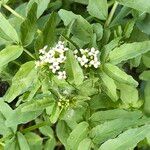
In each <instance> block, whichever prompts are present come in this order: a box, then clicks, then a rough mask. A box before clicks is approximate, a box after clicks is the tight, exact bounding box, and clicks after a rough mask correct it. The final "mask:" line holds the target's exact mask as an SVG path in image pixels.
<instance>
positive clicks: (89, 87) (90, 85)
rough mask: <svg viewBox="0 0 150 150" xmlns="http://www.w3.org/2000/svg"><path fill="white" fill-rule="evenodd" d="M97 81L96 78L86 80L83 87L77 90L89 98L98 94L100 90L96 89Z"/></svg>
mask: <svg viewBox="0 0 150 150" xmlns="http://www.w3.org/2000/svg"><path fill="white" fill-rule="evenodd" d="M96 81H97V79H96V78H93V79H92V78H91V79H87V80H85V81H84V82H83V83H82V84H81V85H79V86H78V87H77V89H78V90H79V92H78V93H79V94H80V95H84V96H87V97H88V96H91V95H94V94H96V93H97V92H98V90H97V89H96V88H95V87H94V85H95V82H96Z"/></svg>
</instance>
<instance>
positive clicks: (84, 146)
mask: <svg viewBox="0 0 150 150" xmlns="http://www.w3.org/2000/svg"><path fill="white" fill-rule="evenodd" d="M91 144H92V141H91V139H89V138H86V139H84V140H82V141H81V142H80V144H79V147H78V150H90V149H91Z"/></svg>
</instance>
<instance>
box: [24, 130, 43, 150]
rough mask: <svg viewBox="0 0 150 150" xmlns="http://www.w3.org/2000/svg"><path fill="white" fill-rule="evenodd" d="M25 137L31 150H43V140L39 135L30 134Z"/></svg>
mask: <svg viewBox="0 0 150 150" xmlns="http://www.w3.org/2000/svg"><path fill="white" fill-rule="evenodd" d="M25 137H26V139H27V141H28V143H29V146H30V149H31V150H42V142H43V139H42V138H41V137H40V136H39V135H37V134H35V133H33V132H28V133H26V134H25Z"/></svg>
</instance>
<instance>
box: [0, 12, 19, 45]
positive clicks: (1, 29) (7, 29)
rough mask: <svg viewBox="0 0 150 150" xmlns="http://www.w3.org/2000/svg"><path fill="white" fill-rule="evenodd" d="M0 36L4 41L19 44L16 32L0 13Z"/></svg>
mask: <svg viewBox="0 0 150 150" xmlns="http://www.w3.org/2000/svg"><path fill="white" fill-rule="evenodd" d="M0 36H1V37H2V38H4V39H5V40H8V41H13V42H15V43H16V42H17V43H19V37H18V35H17V32H16V31H15V29H14V28H13V27H12V25H11V24H10V23H9V21H8V20H7V19H6V18H5V17H4V16H3V15H2V13H0Z"/></svg>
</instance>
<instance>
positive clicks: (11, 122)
mask: <svg viewBox="0 0 150 150" xmlns="http://www.w3.org/2000/svg"><path fill="white" fill-rule="evenodd" d="M24 105H26V104H21V105H20V106H19V107H17V108H16V109H15V110H13V111H12V112H11V114H10V115H9V117H8V118H7V120H6V122H5V124H6V126H7V127H12V126H16V125H19V124H25V123H28V122H30V121H31V120H34V119H36V118H37V117H38V116H39V115H40V114H41V113H42V112H43V111H42V110H39V111H33V112H32V111H28V112H27V111H26V112H22V108H23V107H24Z"/></svg>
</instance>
